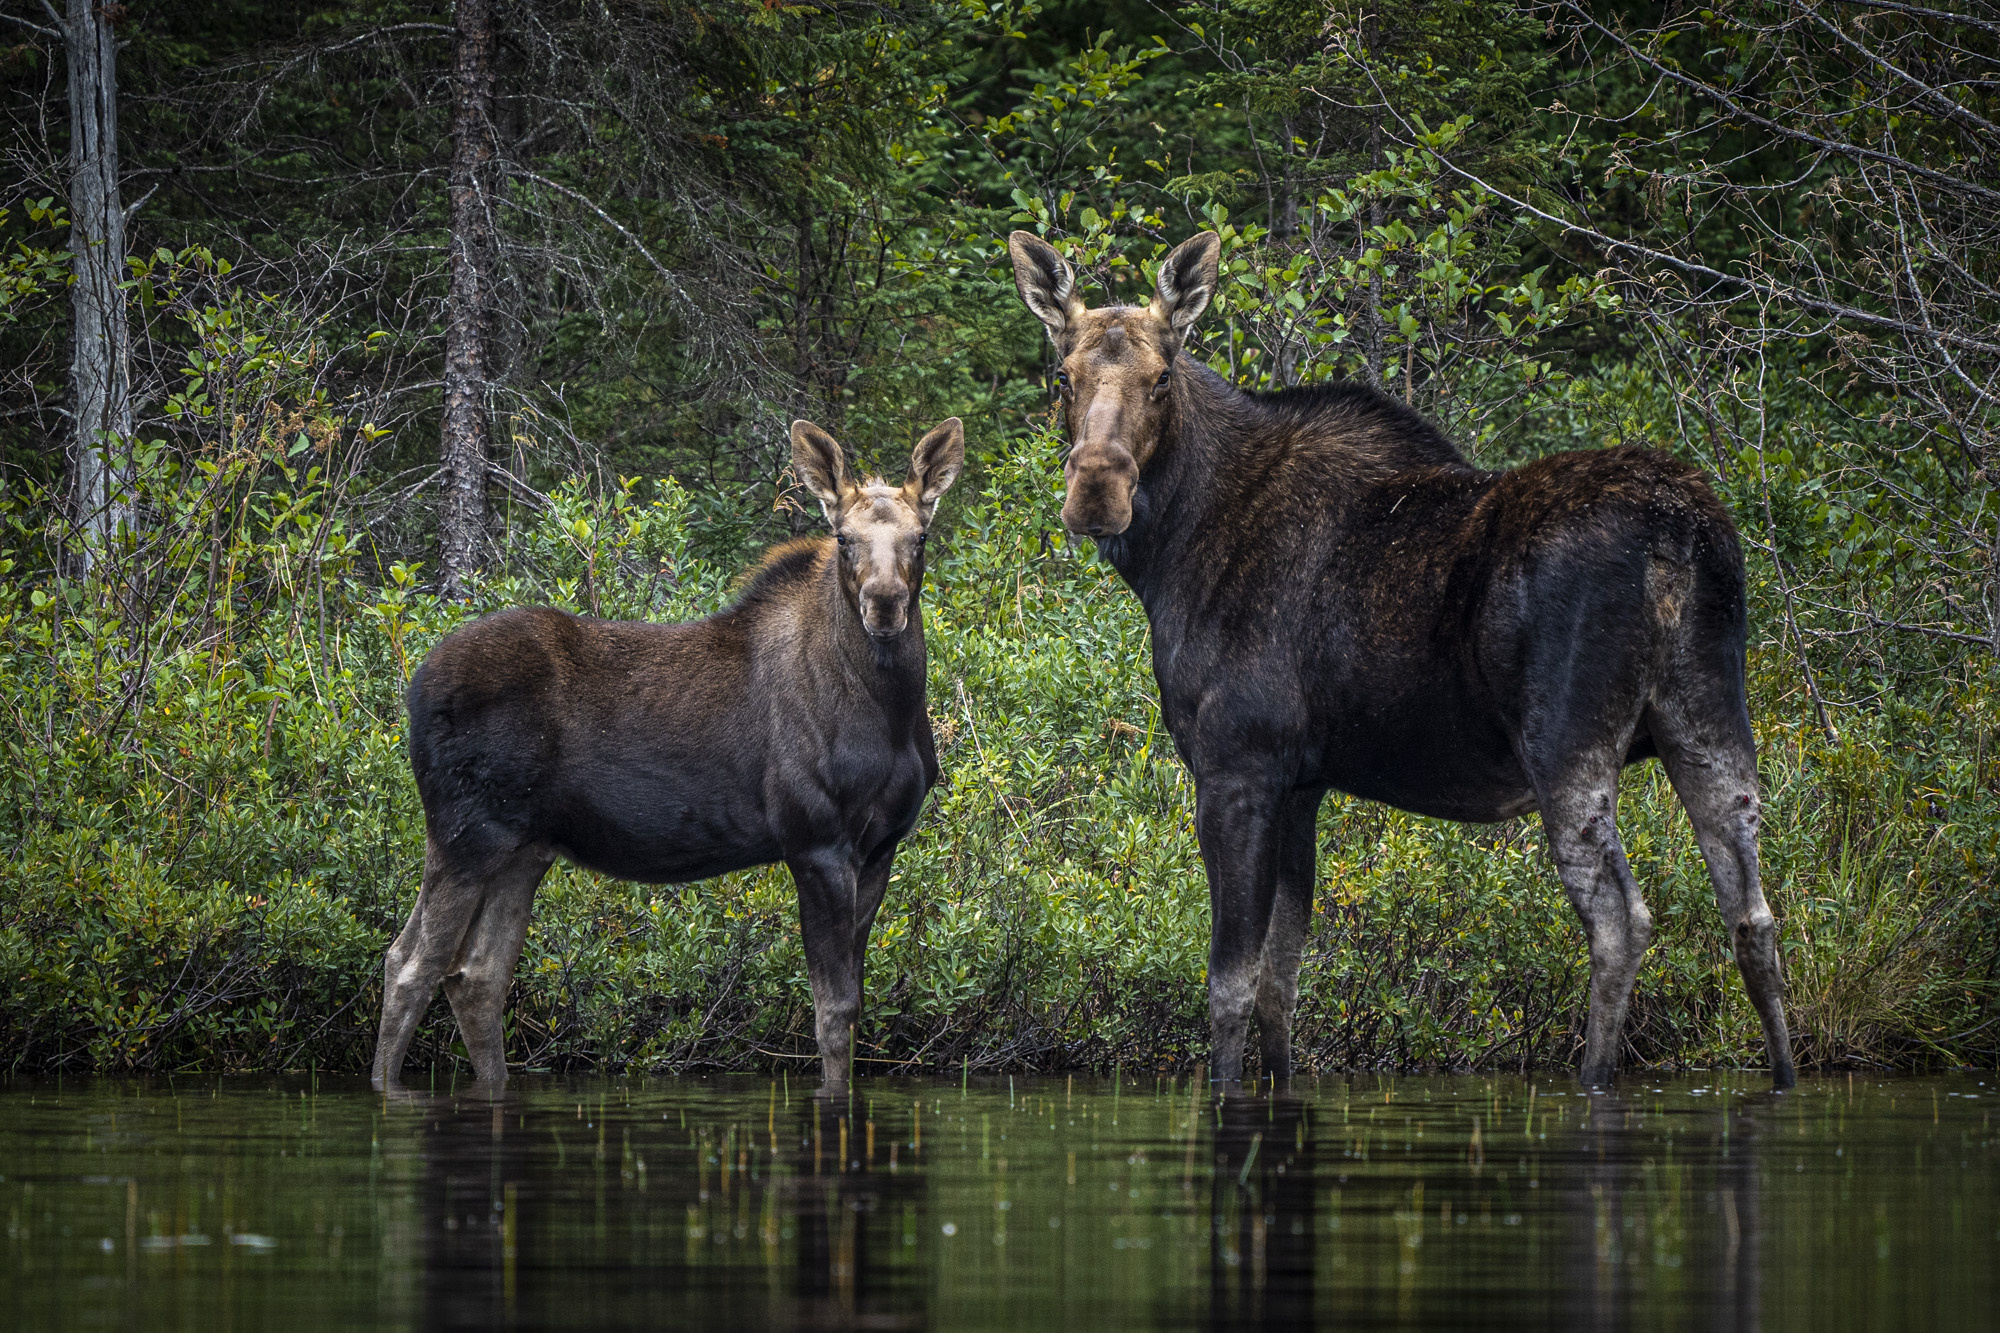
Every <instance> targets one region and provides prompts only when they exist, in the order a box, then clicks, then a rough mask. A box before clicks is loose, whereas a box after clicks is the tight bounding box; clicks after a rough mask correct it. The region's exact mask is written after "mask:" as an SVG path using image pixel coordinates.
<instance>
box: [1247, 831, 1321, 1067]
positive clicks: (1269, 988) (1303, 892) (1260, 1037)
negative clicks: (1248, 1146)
mask: <svg viewBox="0 0 2000 1333" xmlns="http://www.w3.org/2000/svg"><path fill="white" fill-rule="evenodd" d="M1324 795H1325V793H1324V792H1320V791H1306V792H1294V793H1293V794H1292V795H1291V796H1290V797H1288V798H1287V799H1286V801H1285V805H1284V810H1283V812H1282V818H1283V821H1284V823H1283V827H1282V828H1281V830H1280V832H1279V842H1278V870H1277V893H1276V894H1275V896H1274V897H1273V899H1272V903H1271V924H1270V928H1269V929H1267V930H1266V931H1265V932H1264V948H1263V952H1262V954H1261V955H1260V956H1259V958H1258V961H1257V1046H1258V1054H1259V1055H1260V1056H1261V1057H1262V1059H1263V1066H1264V1077H1266V1078H1271V1079H1288V1078H1290V1077H1291V1076H1292V1018H1293V1015H1294V1014H1295V1013H1296V1012H1297V1010H1298V1006H1299V958H1300V956H1301V955H1302V954H1303V953H1304V952H1305V944H1306V928H1307V926H1308V925H1310V924H1311V921H1312V901H1313V887H1314V880H1315V878H1316V876H1317V874H1318V869H1319V867H1318V851H1319V830H1318V827H1317V820H1318V817H1319V803H1320V800H1321V798H1322V797H1324Z"/></svg>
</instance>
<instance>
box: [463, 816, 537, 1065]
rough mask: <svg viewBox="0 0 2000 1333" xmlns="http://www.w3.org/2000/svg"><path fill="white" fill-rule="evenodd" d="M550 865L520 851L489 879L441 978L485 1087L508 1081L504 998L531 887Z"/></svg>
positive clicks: (509, 986)
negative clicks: (452, 957)
mask: <svg viewBox="0 0 2000 1333" xmlns="http://www.w3.org/2000/svg"><path fill="white" fill-rule="evenodd" d="M549 865H550V860H549V858H548V857H547V856H546V855H545V854H540V853H538V852H534V851H523V852H521V853H520V854H518V856H517V857H516V858H515V860H514V861H513V862H512V863H511V864H509V865H507V866H505V867H503V868H502V869H501V870H500V871H499V872H498V873H497V874H496V875H495V876H494V877H493V879H492V880H491V881H490V882H489V883H488V885H487V889H486V894H485V897H484V898H483V900H482V901H481V903H480V907H479V911H478V913H477V915H476V916H474V918H473V920H472V922H471V924H470V925H469V926H468V927H467V929H466V931H465V934H464V936H463V938H462V940H461V942H460V945H459V949H458V955H457V957H456V959H455V960H454V962H453V966H452V967H451V968H450V969H449V970H448V971H447V972H446V973H445V977H444V993H445V998H446V999H448V1000H450V1001H451V1012H452V1014H453V1015H454V1016H455V1017H456V1018H457V1019H458V1031H459V1035H460V1036H461V1037H462V1038H463V1039H464V1041H465V1053H466V1055H467V1056H468V1057H470V1059H471V1060H472V1071H473V1075H474V1077H476V1078H477V1079H478V1080H479V1081H480V1082H481V1083H483V1084H486V1085H488V1086H489V1087H494V1088H498V1087H500V1086H501V1085H502V1084H504V1083H506V1081H507V1042H506V1035H505V1033H506V1028H505V1025H504V1020H505V1017H506V1009H507V992H508V991H509V990H511V989H512V988H513V985H514V967H515V965H516V964H517V963H519V962H520V960H521V946H522V945H523V944H524V943H526V941H527V938H528V919H529V914H530V911H531V909H532V908H533V906H534V902H535V886H536V885H538V884H540V883H541V881H542V876H543V875H544V874H545V873H547V871H548V868H549Z"/></svg>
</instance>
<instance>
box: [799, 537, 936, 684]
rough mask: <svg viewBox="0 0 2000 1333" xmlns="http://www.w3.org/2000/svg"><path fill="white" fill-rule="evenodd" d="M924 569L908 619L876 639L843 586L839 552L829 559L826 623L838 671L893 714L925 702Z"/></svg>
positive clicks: (827, 564)
mask: <svg viewBox="0 0 2000 1333" xmlns="http://www.w3.org/2000/svg"><path fill="white" fill-rule="evenodd" d="M922 573H923V571H922V570H921V569H919V570H918V571H917V578H918V583H917V593H916V594H913V595H912V596H911V598H910V618H909V623H908V624H907V625H906V626H905V627H904V629H903V632H902V633H901V634H898V635H897V636H896V637H895V638H893V639H889V640H886V641H884V640H881V639H877V638H876V637H875V636H874V635H872V634H870V633H869V632H868V627H867V626H866V625H864V624H862V623H861V609H860V608H859V607H857V606H856V605H855V604H854V601H853V599H852V598H850V597H849V596H848V595H847V589H846V588H845V587H843V586H842V585H841V579H840V557H839V555H838V554H837V553H836V554H835V555H833V556H832V557H831V558H829V559H828V560H827V562H826V572H825V577H824V579H823V586H822V593H823V594H824V596H825V597H826V599H827V601H828V602H829V603H830V606H829V607H828V610H829V612H830V614H829V615H828V617H827V622H826V623H827V624H828V625H829V627H830V629H831V633H830V635H829V637H830V639H831V641H832V642H831V646H832V649H833V654H834V659H835V661H836V662H837V663H838V670H837V671H836V672H835V673H833V674H834V675H835V676H837V678H838V679H839V680H841V681H842V682H844V683H846V684H847V685H848V686H849V687H850V688H854V689H858V690H859V691H860V692H861V693H864V694H866V695H867V696H868V697H869V698H871V699H873V700H875V702H876V703H877V704H879V705H880V706H881V707H882V709H883V710H884V711H885V712H887V713H890V714H892V715H893V714H898V713H910V714H912V715H914V714H916V713H920V712H922V711H923V707H924V621H923V598H922V596H921V595H920V594H921V591H922V587H923V584H922V581H921V580H922Z"/></svg>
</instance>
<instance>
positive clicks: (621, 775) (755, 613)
mask: <svg viewBox="0 0 2000 1333" xmlns="http://www.w3.org/2000/svg"><path fill="white" fill-rule="evenodd" d="M792 458H793V462H794V463H795V465H796V466H797V468H798V472H799V475H800V476H801V477H802V478H803V479H804V481H805V483H806V485H807V487H808V488H809V489H811V491H812V493H813V494H814V495H815V496H817V497H818V499H819V502H820V504H821V505H823V506H824V507H825V509H826V516H827V521H828V522H829V523H830V524H831V525H832V527H833V537H832V539H831V540H829V539H827V538H824V537H822V538H808V539H801V540H798V541H793V542H787V543H785V544H784V545H782V546H778V547H776V548H774V549H773V550H772V551H771V552H770V553H769V554H768V555H767V556H766V557H765V559H764V562H763V564H762V566H761V567H760V568H759V569H758V570H757V571H756V572H755V573H754V575H752V577H751V578H750V579H749V581H748V583H747V584H746V586H745V587H744V589H743V592H742V594H741V595H740V596H739V597H738V598H737V599H736V601H735V603H734V604H733V605H731V606H730V607H729V608H727V609H726V610H724V611H721V612H719V613H717V614H716V615H713V616H710V617H708V618H707V619H705V620H697V621H692V622H690V623H688V624H682V625H652V624H646V623H643V622H631V621H605V620H590V619H586V618H584V617H581V616H572V615H566V614H564V613H563V612H560V611H552V610H548V609H545V608H521V609H516V610H510V611H501V612H497V613H495V614H493V615H490V616H486V617H483V618H482V619H480V620H477V621H474V622H473V623H472V624H470V625H467V626H466V627H464V628H463V629H460V630H458V631H456V632H454V633H453V634H451V635H450V636H449V637H447V638H446V639H445V640H444V641H443V642H442V643H440V644H439V645H438V646H437V647H436V648H435V649H433V650H432V651H431V654H430V656H429V657H428V658H426V659H425V661H424V664H423V666H422V667H420V668H419V669H418V671H417V673H416V675H415V677H414V678H413V679H412V680H411V681H410V689H409V696H408V705H409V711H410V766H411V768H413V769H414V770H415V772H416V779H417V791H418V794H419V795H420V796H421V797H422V798H423V803H424V823H425V829H426V834H427V838H426V847H425V855H424V879H423V888H422V890H421V891H420V892H419V893H418V895H417V905H416V908H415V910H413V911H412V912H411V913H410V920H409V924H408V925H406V926H405V927H404V928H403V933H402V934H401V935H400V936H398V937H397V939H396V942H395V943H394V944H392V945H391V946H390V947H389V956H388V960H387V963H386V964H385V966H384V968H383V973H384V987H383V993H382V1031H381V1036H380V1038H379V1040H378V1042H377V1044H376V1048H375V1072H374V1082H375V1086H376V1087H377V1088H387V1087H389V1086H391V1085H393V1084H395V1083H396V1082H397V1081H398V1079H399V1078H400V1076H401V1073H402V1067H403V1055H404V1053H405V1051H407V1050H408V1049H409V1045H410V1038H411V1035H412V1033H413V1032H414V1031H415V1029H416V1025H417V1021H418V1020H419V1019H420V1018H421V1017H422V1016H423V1012H424V1010H425V1009H426V1008H427V1007H428V1006H429V1004H430V1000H431V995H432V992H433V991H434V990H435V988H436V987H437V984H438V982H440V981H442V982H443V983H444V989H445V995H446V996H447V997H448V998H449V999H450V1001H451V1008H452V1012H453V1014H454V1015H456V1016H457V1018H458V1027H459V1031H460V1033H461V1034H462V1035H463V1036H464V1039H465V1049H466V1052H467V1053H468V1054H469V1055H470V1056H471V1058H472V1067H473V1070H474V1071H475V1073H476V1074H477V1076H478V1078H479V1080H480V1082H481V1083H483V1084H488V1085H491V1086H494V1087H498V1086H499V1085H501V1084H503V1083H505V1082H506V1080H507V1060H506V1050H505V1044H504V1039H503V1037H502V1032H501V1024H500V1020H501V1011H502V1008H503V1006H504V1005H505V1003H506V997H507V991H508V988H509V986H510V985H511V984H512V981H513V976H514V964H515V962H516V961H517V960H518V959H519V958H520V956H521V945H522V942H523V941H524V940H525V939H526V937H527V932H528V911H529V907H530V904H531V903H532V901H533V899H534V895H535V886H536V884H537V883H539V882H540V880H541V878H542V874H543V872H545V871H546V870H547V869H548V868H549V866H550V864H551V863H552V862H553V861H554V860H555V859H556V858H557V857H565V858H567V859H569V860H571V861H573V862H575V863H576V864H578V865H583V866H588V867H590V868H591V869H593V870H598V871H602V872H603V873H605V874H608V875H617V876H620V877H622V878H625V879H633V880H638V881H641V882H642V883H651V884H671V883H684V882H687V881H690V880H698V879H707V878H709V877H711V876H714V875H720V874H723V873H725V872H727V871H731V870H741V869H743V868H745V867H747V866H755V865H764V864H768V863H769V862H772V861H783V862H784V863H785V864H786V865H787V866H789V867H790V868H791V872H792V878H793V880H794V882H795V883H796V884H797V886H798V893H799V923H800V927H801V930H802V932H803V934H804V937H805V949H806V965H807V969H808V971H809V972H810V974H811V977H812V990H813V1012H814V1015H815V1017H816V1019H817V1028H818V1035H819V1052H820V1060H821V1063H822V1067H823V1069H824V1071H825V1077H826V1080H827V1082H829V1083H840V1082H844V1081H845V1080H846V1078H847V1071H848V1055H849V1042H850V1040H851V1036H852V1031H853V1025H854V1024H855V1022H856V1020H857V1019H858V1018H859V1016H860V1012H861V968H862V961H863V954H864V952H865V950H866V947H867V943H868V932H869V929H870V927H871V926H873V924H874V922H875V912H876V909H877V908H879V907H880V906H881V904H882V892H883V890H884V888H886V887H887V885H888V882H889V866H890V862H891V861H892V860H893V859H894V857H895V855H896V844H897V843H898V842H899V841H900V840H901V839H902V838H903V836H904V835H905V834H907V833H908V832H909V831H910V829H911V827H912V826H913V825H914V824H915V823H916V821H917V813H918V811H919V810H920V809H921V808H922V807H923V802H924V796H925V794H926V793H927V792H928V791H929V790H930V788H931V786H932V784H933V783H935V782H936V781H937V775H938V767H937V752H936V750H935V748H934V747H933V745H932V742H931V728H930V719H929V717H928V716H927V715H926V713H925V711H924V629H923V619H922V615H921V613H920V611H919V608H918V604H917V599H918V596H919V594H920V593H921V591H922V588H923V578H924V538H925V535H926V533H927V531H928V529H929V527H930V523H931V517H932V515H933V514H934V513H935V512H936V510H937V503H938V500H939V498H940V497H941V496H943V495H944V493H945V491H946V490H948V489H949V488H950V486H951V484H952V482H953V481H955V480H957V478H958V474H959V471H960V469H961V468H962V467H963V466H964V463H965V435H964V431H963V428H962V427H961V426H960V424H959V421H958V419H957V418H956V417H954V418H952V419H951V420H949V421H946V422H945V423H944V424H943V425H941V426H939V427H937V428H936V429H935V430H933V431H931V432H930V434H928V435H926V436H924V438H923V439H922V440H920V441H919V442H918V443H917V447H916V452H915V453H914V454H913V455H912V456H911V459H910V477H909V480H908V481H907V482H905V483H904V484H903V485H902V486H900V487H895V486H890V485H887V484H886V483H884V482H882V481H881V480H879V479H875V478H870V479H868V480H865V481H862V482H860V483H858V484H857V483H856V482H855V481H853V480H851V479H850V478H849V476H848V473H847V467H846V463H845V461H844V459H843V458H842V455H841V448H840V445H839V444H837V443H835V442H834V440H833V438H832V437H831V436H829V435H828V434H827V433H826V432H825V431H823V430H820V429H819V428H818V427H817V426H814V425H813V424H812V423H810V422H806V421H796V422H793V423H792Z"/></svg>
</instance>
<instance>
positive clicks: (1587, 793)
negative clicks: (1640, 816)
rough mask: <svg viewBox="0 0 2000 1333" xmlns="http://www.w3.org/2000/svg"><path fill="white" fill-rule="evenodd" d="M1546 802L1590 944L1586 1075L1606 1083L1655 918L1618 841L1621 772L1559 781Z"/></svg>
mask: <svg viewBox="0 0 2000 1333" xmlns="http://www.w3.org/2000/svg"><path fill="white" fill-rule="evenodd" d="M1540 800H1541V807H1542V827H1543V830H1544V831H1545V832H1546V833H1547V834H1548V839H1549V851H1550V854H1551V855H1552V856H1553V857H1554V859H1555V863H1556V873H1557V874H1558V875H1560V876H1561V877H1562V884H1563V890H1564V892H1565V893H1566V894H1567V895H1568V897H1569V901H1570V906H1571V907H1573V908H1575V909H1576V914H1577V917H1578V918H1579V919H1580V920H1581V921H1582V922H1583V932H1584V935H1585V936H1586V937H1587V938H1588V939H1589V941H1590V1018H1589V1022H1588V1025H1587V1027H1586V1030H1585V1036H1584V1045H1583V1068H1582V1070H1581V1077H1582V1081H1583V1082H1584V1083H1585V1084H1588V1085H1590V1086H1593V1087H1602V1086H1605V1085H1608V1084H1609V1083H1610V1082H1611V1081H1612V1079H1613V1077H1614V1076H1615V1075H1616V1074H1617V1072H1618V1055H1619V1051H1620V1049H1621V1048H1622V1047H1623V1045H1624V1041H1625V1014H1626V1011H1627V1009H1629V1008H1630V1006H1631V1003H1632V987H1633V986H1634V984H1635V983H1636V982H1637V981H1638V979H1639V965H1640V964H1641V963H1642V962H1644V961H1645V957H1646V949H1647V946H1649V945H1650V944H1651V943H1652V939H1653V918H1652V914H1651V913H1650V912H1648V911H1647V910H1646V904H1645V901H1644V899H1643V898H1641V897H1640V895H1639V886H1638V884H1637V883H1636V882H1635V881H1634V880H1633V878H1632V868H1631V866H1630V865H1628V864H1626V861H1625V848H1624V846H1623V845H1622V844H1621V843H1620V842H1619V840H1618V826H1617V813H1618V777H1617V771H1616V769H1613V770H1612V771H1610V772H1609V773H1598V774H1595V775H1593V776H1592V777H1590V778H1588V779H1583V780H1572V781H1569V782H1564V783H1558V784H1556V786H1555V789H1554V790H1551V791H1545V792H1542V793H1540Z"/></svg>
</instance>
